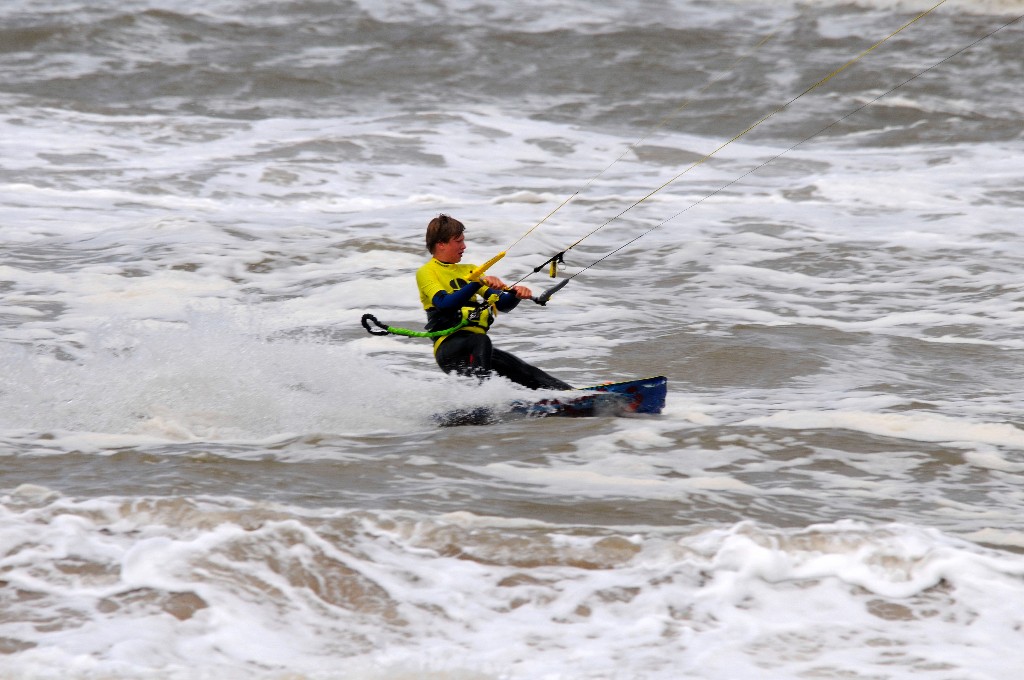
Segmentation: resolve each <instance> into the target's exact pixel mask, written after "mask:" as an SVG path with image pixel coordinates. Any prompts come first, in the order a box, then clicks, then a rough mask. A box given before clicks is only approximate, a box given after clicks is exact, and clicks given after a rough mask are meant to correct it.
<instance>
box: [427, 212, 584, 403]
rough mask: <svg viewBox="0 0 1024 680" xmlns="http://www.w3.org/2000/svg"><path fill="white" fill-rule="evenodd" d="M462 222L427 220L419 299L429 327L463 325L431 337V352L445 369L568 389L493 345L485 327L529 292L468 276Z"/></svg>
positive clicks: (445, 218)
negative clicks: (427, 256) (425, 258)
mask: <svg viewBox="0 0 1024 680" xmlns="http://www.w3.org/2000/svg"><path fill="white" fill-rule="evenodd" d="M465 229H466V227H465V225H463V224H462V222H460V221H458V220H457V219H455V218H453V217H449V216H448V215H438V216H437V217H435V218H434V219H432V220H430V223H429V224H428V225H427V237H426V240H427V250H429V251H430V255H431V258H430V261H429V262H427V263H426V264H425V265H423V266H422V267H420V269H419V271H417V272H416V284H417V285H418V286H419V289H420V301H421V302H422V303H423V309H425V310H426V311H427V326H426V329H427V330H428V331H430V332H433V331H440V330H446V329H448V328H453V327H455V326H458V325H459V324H460V323H461V322H462V321H464V320H465V321H466V325H465V326H463V327H462V328H460V329H459V330H457V331H455V332H454V333H452V334H450V335H445V336H442V337H440V338H438V339H437V340H436V341H435V342H434V358H435V359H436V360H437V365H438V366H440V367H441V369H442V370H443V371H444V372H445V373H452V372H456V373H458V374H460V375H470V376H476V377H478V378H486V377H489V376H491V375H493V374H495V373H496V374H498V375H500V376H504V377H505V378H508V379H509V380H511V381H512V382H515V383H519V384H520V385H524V386H526V387H529V388H530V389H534V390H536V389H555V390H571V389H573V388H572V386H571V385H569V384H568V383H564V382H562V381H561V380H559V379H558V378H555V377H553V376H550V375H548V374H547V373H545V372H544V371H542V370H540V369H539V368H536V367H535V366H531V365H530V364H528V363H526V362H525V361H522V360H521V359H519V358H517V357H515V356H513V355H512V354H509V353H508V352H505V351H503V350H500V349H497V348H495V347H494V346H493V345H492V344H491V339H490V338H489V337H487V329H488V328H490V326H491V324H492V323H494V319H495V317H496V316H497V314H498V312H510V311H512V310H513V309H515V308H516V306H517V305H518V304H519V301H520V300H525V299H528V298H530V297H532V295H533V293H531V292H530V289H529V288H527V287H526V286H513V287H512V288H508V287H507V286H506V285H505V284H504V282H502V280H501V279H499V278H498V277H496V276H484V277H482V282H472V283H471V282H469V281H468V278H469V274H470V273H471V272H472V271H473V270H474V269H476V266H475V265H471V264H460V263H461V261H462V253H463V252H464V251H465V250H466V238H465Z"/></svg>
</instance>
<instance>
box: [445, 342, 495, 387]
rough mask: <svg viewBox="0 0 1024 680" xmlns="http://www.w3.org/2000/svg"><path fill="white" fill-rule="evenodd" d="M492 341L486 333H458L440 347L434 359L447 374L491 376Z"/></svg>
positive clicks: (478, 376) (481, 377) (476, 376)
mask: <svg viewBox="0 0 1024 680" xmlns="http://www.w3.org/2000/svg"><path fill="white" fill-rule="evenodd" d="M491 351H492V347H491V339H490V338H489V337H487V335H486V334H484V333H470V332H469V331H458V332H456V333H452V334H451V335H449V336H448V337H447V338H445V339H444V341H443V342H442V343H441V344H440V345H439V346H438V348H437V352H436V353H435V354H434V359H435V360H436V361H437V365H438V366H440V367H441V370H442V371H444V372H445V373H458V374H459V375H465V376H470V377H474V378H480V379H481V380H482V379H483V378H487V377H489V376H490V375H491Z"/></svg>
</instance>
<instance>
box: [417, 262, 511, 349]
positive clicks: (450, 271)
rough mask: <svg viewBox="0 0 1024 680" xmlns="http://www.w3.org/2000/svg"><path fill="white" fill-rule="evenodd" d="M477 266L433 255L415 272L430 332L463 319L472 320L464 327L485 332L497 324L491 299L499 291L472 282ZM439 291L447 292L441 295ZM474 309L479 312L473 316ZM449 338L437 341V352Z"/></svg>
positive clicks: (456, 323) (449, 326)
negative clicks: (446, 260) (441, 259)
mask: <svg viewBox="0 0 1024 680" xmlns="http://www.w3.org/2000/svg"><path fill="white" fill-rule="evenodd" d="M474 269H476V265H472V264H462V263H455V264H448V263H447V262H441V261H440V260H438V259H437V258H434V257H432V258H430V261H429V262H427V263H426V264H425V265H423V266H422V267H420V268H419V270H418V271H417V272H416V285H417V286H419V289H420V302H422V303H423V309H425V310H426V311H427V326H426V329H427V330H428V331H440V330H445V329H447V328H452V327H454V326H457V325H459V323H460V322H462V320H463V319H470V320H469V322H468V323H467V324H466V326H465V327H464V328H463V329H462V330H466V331H469V332H471V333H486V332H487V329H488V328H490V326H491V324H492V323H494V317H495V316H497V310H496V309H495V306H494V303H493V301H492V300H491V299H490V298H492V296H494V295H496V294H497V293H499V292H500V291H492V290H491V289H490V288H488V287H487V286H484V285H482V284H478V283H469V281H468V277H469V274H470V273H471V272H472V271H473V270H474ZM438 293H443V294H444V295H442V296H441V297H438ZM453 294H454V295H453ZM474 312H477V313H478V315H477V316H476V318H470V314H473V313H474ZM446 337H448V336H441V337H440V338H438V339H437V340H435V341H434V351H435V352H436V351H437V347H438V345H440V344H441V342H442V341H443V340H444V339H445V338H446Z"/></svg>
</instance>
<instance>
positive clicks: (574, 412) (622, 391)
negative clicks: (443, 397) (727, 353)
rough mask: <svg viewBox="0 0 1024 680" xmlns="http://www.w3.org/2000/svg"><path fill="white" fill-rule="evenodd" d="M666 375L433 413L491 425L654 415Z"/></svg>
mask: <svg viewBox="0 0 1024 680" xmlns="http://www.w3.org/2000/svg"><path fill="white" fill-rule="evenodd" d="M667 392H668V378H666V377H665V376H663V375H659V376H654V377H652V378H642V379H640V380H626V381H624V382H613V383H604V384H602V385H592V386H590V387H580V388H577V389H575V390H573V391H571V392H566V393H565V395H564V396H562V395H559V396H557V397H548V398H546V399H540V400H538V401H528V400H524V399H517V400H515V401H513V402H509V403H507V404H502V405H498V406H477V407H473V408H464V409H455V410H452V411H446V412H444V413H437V414H434V421H435V422H436V423H437V424H438V425H440V426H442V427H452V426H457V425H490V424H493V423H500V422H504V421H507V420H516V419H520V418H551V417H559V418H592V417H600V416H605V417H609V416H625V415H630V414H634V413H642V414H651V415H656V414H659V413H661V411H662V409H664V408H665V395H666V393H667Z"/></svg>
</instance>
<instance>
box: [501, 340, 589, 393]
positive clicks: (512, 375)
mask: <svg viewBox="0 0 1024 680" xmlns="http://www.w3.org/2000/svg"><path fill="white" fill-rule="evenodd" d="M491 370H493V371H494V372H495V373H497V374H498V375H502V376H505V377H506V378H508V379H509V380H511V381H512V382H514V383H519V384H520V385H523V386H524V387H529V388H530V389H531V390H540V389H547V390H571V389H573V387H572V385H570V384H569V383H566V382H562V381H561V380H559V379H558V378H556V377H554V376H553V375H548V374H547V373H545V372H544V371H542V370H540V369H539V368H537V367H536V366H531V365H530V364H528V363H526V362H525V361H523V360H522V359H520V358H519V357H517V356H515V355H514V354H509V353H508V352H506V351H504V350H500V349H497V348H494V349H492V350H491Z"/></svg>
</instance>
